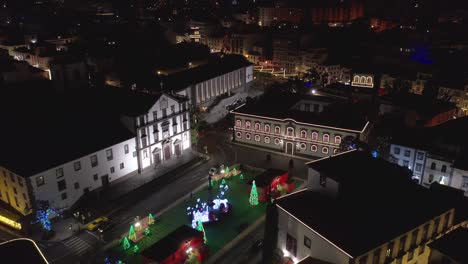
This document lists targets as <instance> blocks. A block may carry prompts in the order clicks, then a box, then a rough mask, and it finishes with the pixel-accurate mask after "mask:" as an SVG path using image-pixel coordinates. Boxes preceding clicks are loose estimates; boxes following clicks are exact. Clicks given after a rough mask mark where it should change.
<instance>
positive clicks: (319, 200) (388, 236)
mask: <svg viewBox="0 0 468 264" xmlns="http://www.w3.org/2000/svg"><path fill="white" fill-rule="evenodd" d="M350 171H352V170H350ZM410 187H411V188H402V189H398V192H395V191H394V189H392V191H393V193H390V192H389V191H384V192H383V194H378V193H377V192H374V193H373V194H372V195H371V194H368V193H366V192H363V191H360V192H359V193H355V194H351V192H350V193H348V194H347V195H343V196H341V197H338V198H333V197H331V196H325V195H323V194H319V193H314V192H312V191H307V190H304V191H300V192H296V193H294V194H292V195H288V196H286V197H284V198H280V199H277V205H278V206H279V207H281V208H283V209H284V210H286V211H287V212H289V213H290V214H291V215H293V216H294V217H296V218H297V219H299V220H300V221H301V222H303V223H304V224H305V225H306V226H308V227H309V228H310V229H312V230H314V231H315V232H317V233H318V234H320V235H321V236H323V237H325V238H326V239H327V240H329V241H330V242H331V243H333V244H334V245H335V246H336V247H338V248H339V249H341V250H343V251H344V252H346V253H347V254H348V255H350V256H352V257H358V256H360V255H362V254H364V253H366V252H368V251H369V250H372V249H373V248H375V247H378V246H380V245H382V244H384V243H386V242H388V241H391V240H393V239H395V238H397V237H398V236H400V235H402V234H403V233H406V232H408V231H410V230H412V229H414V228H415V227H417V226H419V225H421V224H423V223H425V222H427V221H429V220H430V219H432V218H434V217H435V216H438V215H441V214H442V213H444V212H446V211H448V210H449V209H450V206H449V205H447V203H441V202H440V199H437V197H435V196H433V195H430V193H429V192H430V191H429V190H428V189H426V188H424V187H422V186H417V185H416V184H415V185H411V186H410ZM379 190H382V189H379ZM376 201H378V202H379V204H382V205H385V206H376V205H375V203H376ZM408 201H411V202H408ZM415 204H417V205H418V206H414V205H415ZM401 216H405V217H401Z"/></svg>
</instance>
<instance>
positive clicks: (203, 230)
mask: <svg viewBox="0 0 468 264" xmlns="http://www.w3.org/2000/svg"><path fill="white" fill-rule="evenodd" d="M197 230H198V231H201V232H203V241H204V242H205V244H206V233H205V228H203V223H202V221H201V220H198V222H197Z"/></svg>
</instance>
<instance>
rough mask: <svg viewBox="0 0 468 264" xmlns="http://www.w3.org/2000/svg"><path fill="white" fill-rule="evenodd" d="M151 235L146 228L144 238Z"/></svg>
mask: <svg viewBox="0 0 468 264" xmlns="http://www.w3.org/2000/svg"><path fill="white" fill-rule="evenodd" d="M150 234H151V231H150V230H149V228H146V229H145V236H149V235H150Z"/></svg>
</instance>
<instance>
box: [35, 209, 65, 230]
mask: <svg viewBox="0 0 468 264" xmlns="http://www.w3.org/2000/svg"><path fill="white" fill-rule="evenodd" d="M52 213H55V214H57V215H58V216H60V217H63V216H62V214H61V213H60V211H59V210H56V209H53V208H39V209H38V210H37V212H36V220H35V221H33V222H32V224H35V223H41V225H42V228H43V229H44V230H45V231H47V232H48V231H51V230H52V222H50V218H49V217H50V215H51V214H52Z"/></svg>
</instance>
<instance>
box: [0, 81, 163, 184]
mask: <svg viewBox="0 0 468 264" xmlns="http://www.w3.org/2000/svg"><path fill="white" fill-rule="evenodd" d="M50 84H51V82H48V81H44V82H27V83H21V84H18V85H12V86H10V89H3V90H2V91H1V94H0V97H1V98H2V99H4V100H3V101H4V103H2V104H1V105H0V119H1V120H2V122H3V123H4V124H8V127H10V128H11V129H2V130H1V132H0V145H1V146H2V151H1V153H0V165H2V166H4V167H6V168H7V169H10V170H12V171H14V172H15V173H17V174H19V175H21V176H25V177H27V176H32V175H34V174H36V173H40V172H42V171H44V170H47V169H50V168H53V167H56V166H59V165H61V164H64V163H66V162H70V161H72V160H74V159H77V158H80V157H83V156H86V155H90V154H92V153H93V152H96V151H99V150H102V149H104V148H107V147H109V146H112V145H115V144H117V143H120V142H123V141H125V140H128V139H131V138H133V137H134V135H133V134H132V132H131V131H130V130H128V129H127V128H126V127H124V125H123V124H122V123H121V121H120V117H121V116H122V115H138V114H139V113H143V112H145V111H147V110H148V109H149V108H150V107H151V106H152V105H153V104H154V103H155V102H156V100H157V98H159V95H148V94H139V93H136V92H132V91H126V90H123V89H104V88H103V89H101V90H98V89H96V90H93V91H91V90H89V91H82V92H79V93H72V94H57V93H55V92H53V90H52V89H51V88H50ZM20 149H22V150H27V152H28V154H27V155H25V153H24V152H21V151H18V150H20Z"/></svg>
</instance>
